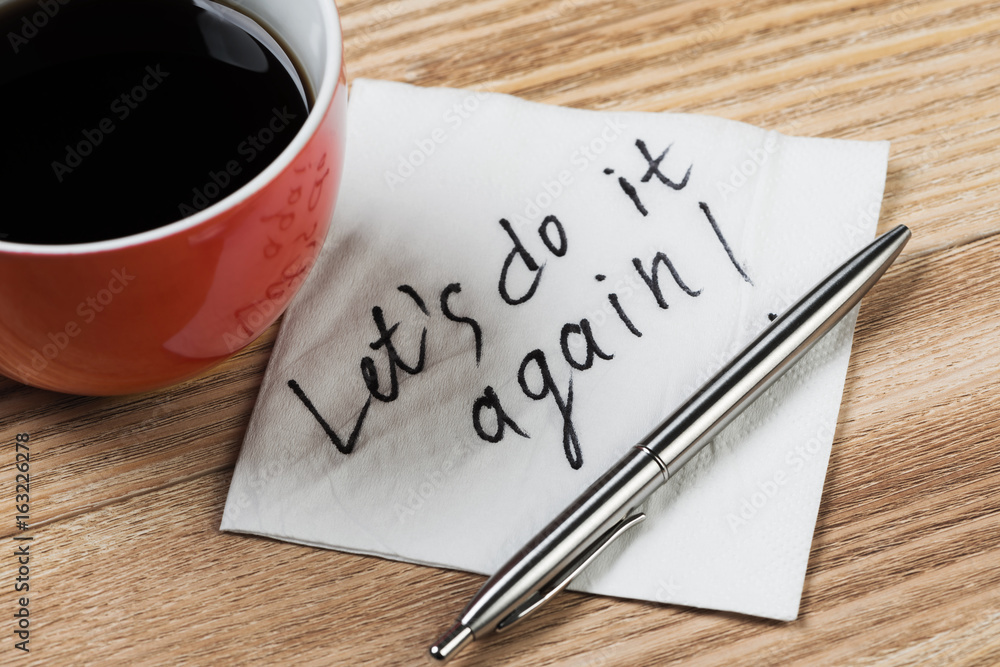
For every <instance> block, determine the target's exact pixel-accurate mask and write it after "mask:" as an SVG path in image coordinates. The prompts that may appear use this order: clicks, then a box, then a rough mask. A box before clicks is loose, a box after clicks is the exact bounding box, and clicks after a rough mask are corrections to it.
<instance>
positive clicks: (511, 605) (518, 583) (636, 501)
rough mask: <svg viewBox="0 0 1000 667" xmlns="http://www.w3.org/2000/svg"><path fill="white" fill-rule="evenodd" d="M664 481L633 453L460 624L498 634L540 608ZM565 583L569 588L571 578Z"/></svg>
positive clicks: (489, 587)
mask: <svg viewBox="0 0 1000 667" xmlns="http://www.w3.org/2000/svg"><path fill="white" fill-rule="evenodd" d="M665 481H666V475H665V472H664V469H663V467H662V464H661V463H660V462H659V461H658V459H657V458H656V457H655V456H653V455H652V454H650V453H649V452H648V451H646V450H644V449H639V448H634V449H631V450H630V451H629V453H628V454H626V455H625V456H624V457H622V459H621V460H619V461H618V463H617V464H616V465H615V466H614V467H613V468H611V469H610V470H608V471H607V472H606V473H605V474H604V475H602V476H601V477H600V478H599V479H598V480H597V481H596V482H594V483H593V484H591V485H590V487H588V489H587V490H586V491H584V492H583V494H581V495H580V496H579V497H578V498H577V499H576V501H574V502H573V504H571V505H570V506H569V507H567V508H566V510H565V511H563V513H562V514H560V515H559V516H558V517H556V518H555V519H554V520H553V521H552V522H551V523H549V525H548V526H546V527H545V528H544V529H543V530H542V531H541V532H540V533H538V535H537V536H536V537H535V538H534V539H533V540H532V541H531V542H529V543H528V544H527V545H525V546H524V547H523V548H522V549H521V550H520V551H519V552H517V553H516V554H515V555H514V556H513V557H512V558H511V559H510V560H508V561H507V563H506V564H504V565H503V566H502V567H501V568H500V569H499V570H498V571H497V573H496V574H495V575H493V577H491V578H490V580H489V581H487V582H486V584H485V585H484V586H483V588H482V589H481V590H480V591H479V593H478V594H477V595H476V597H474V598H473V599H472V601H471V602H470V603H469V605H468V606H467V607H466V609H465V611H464V612H463V613H462V616H461V621H460V622H461V623H463V624H465V625H468V626H469V627H470V628H471V629H472V631H473V632H474V633H476V634H477V635H478V634H480V633H481V632H482V631H492V630H495V629H496V628H497V626H498V625H500V623H501V622H503V621H504V620H505V619H508V618H509V617H510V616H511V615H512V614H513V613H514V612H516V611H518V610H520V609H527V611H525V612H524V613H523V614H520V615H519V616H518V619H520V618H523V616H525V615H527V613H528V611H530V610H531V609H533V608H534V607H535V606H536V605H533V604H532V600H533V599H534V598H537V596H538V595H539V594H541V595H543V596H544V595H545V592H546V591H547V590H549V589H550V588H556V587H557V586H556V584H557V580H559V579H562V578H566V573H567V572H568V570H570V569H572V565H573V564H574V563H575V562H577V561H578V559H580V558H581V557H582V555H583V554H585V553H586V552H588V550H590V549H591V548H592V547H594V546H595V545H596V544H597V543H598V542H599V541H601V540H602V539H604V538H605V536H606V535H607V534H608V531H609V530H611V529H612V528H613V527H614V526H616V524H619V523H620V522H622V520H623V519H625V518H626V517H628V516H629V514H630V513H631V512H632V510H633V509H635V508H636V507H637V506H638V505H640V504H642V502H643V501H644V500H645V499H646V498H647V497H648V496H649V494H651V493H652V492H653V491H654V490H656V489H657V488H659V486H660V485H662V484H663V483H664V482H665ZM593 555H594V556H595V557H596V555H597V553H596V552H595V553H594V554H593ZM588 562H589V560H588ZM570 578H571V577H570ZM564 583H569V582H568V579H567V581H565V582H564ZM529 608H530V609H529ZM508 625H509V623H508Z"/></svg>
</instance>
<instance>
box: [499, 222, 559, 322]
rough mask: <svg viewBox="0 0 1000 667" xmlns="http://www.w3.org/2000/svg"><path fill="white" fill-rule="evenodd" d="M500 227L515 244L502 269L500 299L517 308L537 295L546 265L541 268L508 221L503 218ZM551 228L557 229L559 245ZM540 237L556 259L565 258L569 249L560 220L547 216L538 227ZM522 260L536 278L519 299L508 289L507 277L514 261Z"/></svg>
mask: <svg viewBox="0 0 1000 667" xmlns="http://www.w3.org/2000/svg"><path fill="white" fill-rule="evenodd" d="M500 226H501V227H503V229H504V231H505V232H507V235H508V236H510V240H511V241H512V242H513V243H514V247H513V249H511V251H510V253H509V254H508V255H507V259H505V260H504V263H503V268H501V269H500V282H499V285H498V290H499V292H500V298H501V299H503V300H504V302H505V303H507V304H508V305H511V306H517V305H519V304H522V303H524V302H526V301H528V300H529V299H531V297H533V296H534V295H535V290H536V289H538V283H539V281H540V280H541V279H542V271H543V270H544V269H545V266H544V265H541V266H539V264H538V262H536V261H535V258H534V257H532V256H531V253H530V252H528V250H527V249H526V248H525V247H524V244H523V243H521V239H520V238H519V237H518V236H517V232H515V231H514V228H513V227H511V224H510V222H509V221H507V220H506V219H503V218H501V220H500ZM550 227H555V230H556V234H557V237H558V240H559V243H558V244H556V243H555V242H554V241H553V240H552V237H551V234H550V232H549V229H550ZM538 235H539V236H540V237H541V238H542V242H543V243H544V244H545V247H546V248H548V249H549V251H550V252H551V253H552V254H553V255H555V256H556V257H563V256H564V255H565V254H566V251H567V249H568V245H567V240H566V229H565V228H564V227H563V225H562V223H561V222H559V219H558V218H557V217H556V216H554V215H549V216H546V218H545V219H544V220H543V221H542V224H541V225H540V226H539V227H538ZM517 258H520V259H521V263H522V264H524V266H525V267H526V268H527V269H528V271H530V272H532V273H534V274H535V275H534V278H533V279H532V282H531V285H530V286H529V287H528V289H527V291H525V292H524V294H522V295H521V296H519V297H512V296H511V295H510V292H509V290H508V288H507V275H508V272H509V271H510V267H511V265H512V264H513V263H514V260H515V259H517Z"/></svg>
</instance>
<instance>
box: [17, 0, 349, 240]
mask: <svg viewBox="0 0 1000 667" xmlns="http://www.w3.org/2000/svg"><path fill="white" fill-rule="evenodd" d="M310 1H311V2H313V3H314V4H315V5H317V6H318V7H319V10H320V13H321V15H322V18H323V26H324V32H325V35H326V38H327V45H326V47H327V48H326V63H325V66H326V70H325V71H324V73H323V80H322V82H321V83H320V86H319V90H318V91H317V93H316V101H315V103H314V104H313V107H312V109H310V110H309V115H308V116H307V117H306V122H305V123H304V124H303V126H302V127H301V128H299V131H298V133H296V135H295V137H293V138H292V141H291V143H289V144H288V145H287V146H285V149H284V150H283V151H282V152H281V153H280V154H279V155H278V157H277V158H275V159H274V160H272V161H271V163H270V164H269V165H267V167H266V168H265V169H264V170H263V171H261V172H260V173H259V174H257V175H256V176H255V177H254V178H253V179H251V180H250V181H249V182H248V183H246V184H244V185H243V186H242V187H241V188H239V189H238V190H237V191H236V192H233V193H232V194H230V195H228V196H226V197H223V198H222V199H221V200H219V201H217V202H215V203H214V204H212V205H210V206H208V207H207V208H205V209H203V210H201V211H198V212H197V213H195V214H194V215H189V216H187V217H184V218H181V219H180V220H175V221H173V222H170V223H167V224H165V225H162V226H160V227H155V228H153V229H149V230H146V231H144V232H139V233H137V234H130V235H128V236H120V237H118V238H114V239H107V240H104V241H90V242H87V243H66V244H41V243H15V242H12V241H4V240H0V256H3V255H53V256H58V255H85V254H91V253H99V252H107V251H111V250H120V249H123V248H130V247H133V246H137V245H142V244H143V243H149V242H151V241H157V240H159V239H163V238H167V237H170V236H173V235H174V234H179V233H182V232H185V231H188V230H190V229H194V228H196V227H198V226H199V225H201V224H203V223H205V222H207V221H209V220H211V219H213V218H216V217H218V216H219V215H220V214H223V213H225V212H227V211H230V210H232V209H234V208H236V207H238V206H240V205H241V204H243V203H244V202H245V201H246V200H247V199H249V198H250V197H252V196H254V195H255V194H257V193H258V192H260V191H261V190H262V189H263V188H264V187H265V186H266V185H267V184H268V183H270V182H271V181H273V180H274V179H276V178H277V177H278V176H279V175H280V174H281V173H282V172H284V171H285V169H287V168H288V167H289V166H291V164H292V162H293V161H294V160H295V158H296V157H297V156H298V155H299V154H300V153H301V152H302V149H303V148H305V146H306V144H308V143H309V142H310V141H311V140H312V138H313V135H315V134H316V131H317V130H318V129H319V126H320V124H321V123H322V122H323V119H324V117H325V116H326V114H327V112H328V111H329V109H330V106H331V105H332V104H333V98H334V93H335V92H336V91H337V87H338V86H339V85H340V70H341V67H342V65H343V63H342V62H341V61H342V59H343V35H342V33H341V29H340V15H339V10H338V9H337V7H336V5H335V4H334V3H333V2H328V1H324V0H310ZM251 18H254V17H252V16H251ZM254 20H258V19H256V18H255V19H254Z"/></svg>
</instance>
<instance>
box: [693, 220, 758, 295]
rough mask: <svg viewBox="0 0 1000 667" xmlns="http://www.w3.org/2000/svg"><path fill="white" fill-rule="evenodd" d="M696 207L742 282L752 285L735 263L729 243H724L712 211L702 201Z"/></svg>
mask: <svg viewBox="0 0 1000 667" xmlns="http://www.w3.org/2000/svg"><path fill="white" fill-rule="evenodd" d="M698 207H699V208H701V212H702V213H704V214H705V217H706V218H708V224H710V225H711V226H712V231H714V232H715V236H716V237H717V238H718V239H719V243H721V244H722V247H723V249H724V250H725V251H726V254H727V255H729V261H730V262H732V264H733V266H734V267H735V268H736V270H737V271H738V272H739V274H740V275H741V276H743V280H745V281H747V282H748V283H750V284H751V285H753V281H752V280H750V276H748V275H747V272H746V271H744V270H743V267H742V266H740V263H739V262H737V261H736V256H735V255H733V249H732V248H730V247H729V243H728V242H727V241H726V237H725V236H723V235H722V230H721V229H719V223H717V222H716V221H715V218H714V217H713V216H712V211H711V210H710V209H709V208H708V204H706V203H705V202H703V201H700V202H698Z"/></svg>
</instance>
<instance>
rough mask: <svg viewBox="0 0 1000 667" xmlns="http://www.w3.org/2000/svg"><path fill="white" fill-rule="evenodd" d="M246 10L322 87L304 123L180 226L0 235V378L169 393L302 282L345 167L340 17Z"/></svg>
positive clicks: (299, 5)
mask: <svg viewBox="0 0 1000 667" xmlns="http://www.w3.org/2000/svg"><path fill="white" fill-rule="evenodd" d="M0 1H2V0H0ZM236 4H237V5H238V6H239V8H240V9H241V10H245V13H246V14H248V15H250V16H252V17H254V18H257V19H258V20H259V21H260V22H261V23H262V24H263V25H266V26H268V27H269V28H270V29H271V30H272V31H273V32H275V33H277V34H278V36H279V37H281V38H282V39H283V40H284V43H285V44H286V45H287V46H288V47H289V49H290V50H291V51H292V53H293V55H294V56H295V57H297V59H298V60H299V62H300V63H301V64H302V67H303V69H304V70H305V72H304V74H305V75H306V76H307V77H308V79H309V81H310V82H311V83H312V84H313V90H315V91H317V94H316V103H315V105H314V106H313V108H312V110H311V111H310V113H309V117H308V118H307V120H306V123H305V125H304V126H303V127H302V129H301V130H300V131H299V133H298V134H297V135H296V136H295V138H294V139H293V140H292V143H291V144H290V145H289V146H288V147H287V148H286V149H285V150H284V152H282V153H281V155H280V156H279V157H278V158H277V159H276V160H275V161H274V162H273V163H271V164H270V165H269V166H268V167H267V168H266V169H265V170H264V171H263V172H261V173H260V174H258V175H257V177H256V178H254V179H253V180H252V181H251V182H249V183H248V184H246V185H245V186H244V187H242V188H241V189H239V190H238V191H237V192H235V193H233V194H232V195H230V196H229V197H226V198H225V199H223V200H221V201H219V202H218V203H216V204H215V205H213V206H210V207H208V208H206V209H205V210H203V211H200V212H199V213H197V214H196V215H192V216H190V217H188V218H184V219H183V220H179V221H177V222H174V223H172V224H169V225H166V226H164V227H160V228H157V229H153V230H151V231H148V232H144V233H141V234H136V235H133V236H129V237H125V238H119V239H113V240H110V241H101V242H96V243H85V244H77V245H62V246H59V245H51V246H46V245H27V244H18V243H6V242H3V241H0V373H3V374H4V375H7V376H9V377H11V378H14V379H15V380H18V381H20V382H23V383H25V384H30V385H34V386H36V387H42V388H44V389H52V390H55V391H61V392H67V393H73V394H86V395H111V394H127V393H133V392H140V391H146V390H149V389H155V388H159V387H163V386H166V385H169V384H173V383H175V382H178V381H180V380H184V379H186V378H189V377H192V376H194V375H197V374H199V373H201V372H202V371H204V370H205V369H207V368H209V367H210V366H213V365H214V364H217V363H219V362H220V361H222V360H224V359H225V358H227V357H229V356H230V355H232V354H233V353H234V352H236V351H237V350H239V349H240V348H242V347H244V346H246V345H247V344H248V343H250V342H251V341H252V340H254V339H255V338H256V337H257V336H259V335H260V334H261V333H262V332H263V331H264V330H265V329H267V327H268V326H270V325H271V324H272V323H273V322H274V321H275V320H276V319H277V318H278V316H279V315H280V314H281V313H282V311H284V309H285V307H286V306H287V305H288V302H289V301H290V299H291V298H292V296H293V295H294V294H295V292H296V291H297V290H298V289H299V286H300V285H301V284H302V281H303V280H304V279H305V277H306V275H307V274H308V272H309V270H310V269H311V268H312V265H313V263H314V262H315V261H316V257H317V255H318V253H319V250H320V247H321V246H322V244H323V240H324V238H325V237H326V232H327V229H328V227H329V225H330V218H331V215H332V214H333V207H334V203H335V201H336V198H337V190H338V188H339V186H340V177H341V170H342V168H343V163H344V126H345V122H346V111H347V82H346V78H345V74H344V59H343V44H342V38H341V31H340V20H339V17H338V16H337V10H336V8H335V6H334V4H333V2H331V1H330V0H283V1H282V2H273V0H241V1H240V2H238V3H236Z"/></svg>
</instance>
